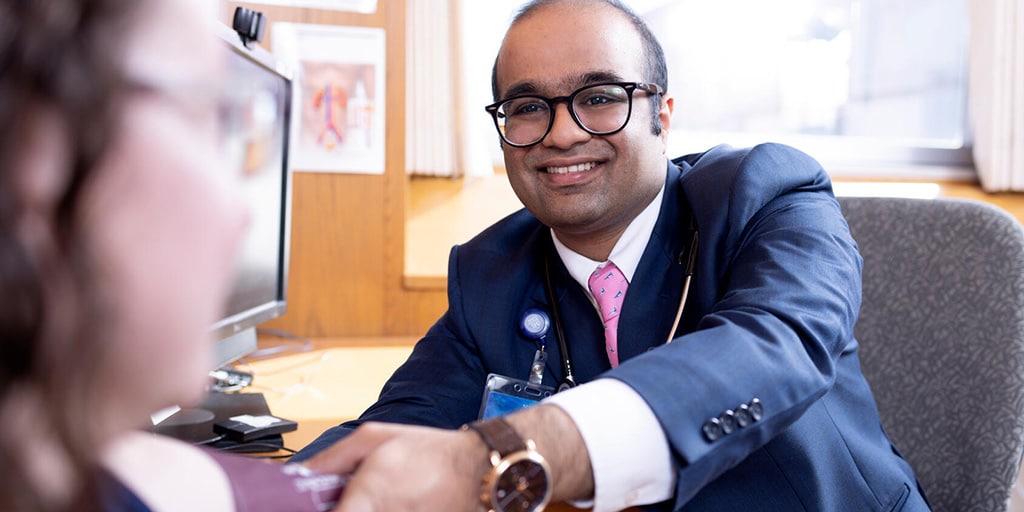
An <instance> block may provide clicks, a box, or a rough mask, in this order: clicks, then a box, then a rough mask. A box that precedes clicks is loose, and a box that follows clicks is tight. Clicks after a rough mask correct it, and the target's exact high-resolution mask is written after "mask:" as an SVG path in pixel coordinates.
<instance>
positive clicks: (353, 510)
mask: <svg viewBox="0 0 1024 512" xmlns="http://www.w3.org/2000/svg"><path fill="white" fill-rule="evenodd" d="M507 419H508V421H509V423H510V424H511V425H512V427H513V428H514V429H515V430H516V432H517V433H518V434H519V435H520V436H521V437H523V438H524V439H532V440H533V441H534V442H535V443H536V445H537V450H538V451H539V452H540V453H541V454H543V455H544V458H545V459H546V460H547V462H548V464H549V465H550V467H551V474H552V485H553V494H552V500H553V501H556V502H557V501H565V500H569V499H586V498H588V497H590V496H592V495H593V492H594V487H593V475H592V474H591V471H590V460H589V458H588V456H587V450H586V446H585V445H584V444H583V440H582V438H581V437H580V436H579V433H578V431H577V430H576V427H575V425H574V424H573V422H572V420H571V419H570V418H569V416H568V415H566V414H565V412H563V411H562V410H561V409H560V408H558V407H557V406H553V405H538V406H535V407H530V408H528V409H524V410H522V411H519V412H517V413H514V414H512V415H510V416H508V417H507ZM487 460H488V448H487V446H485V445H484V443H483V441H481V440H480V437H479V436H478V435H477V434H475V433H473V432H469V431H461V430H442V429H433V428H425V427H414V426H405V425H389V424H381V423H367V424H365V425H363V426H362V427H361V428H359V429H358V430H356V431H355V433H353V434H352V435H350V436H349V437H347V438H345V439H344V440H342V441H341V442H339V443H337V444H335V445H334V446H332V447H330V448H328V449H326V450H324V451H323V452H321V453H319V454H317V455H316V456H314V457H313V458H312V459H310V460H309V461H308V462H307V463H306V464H307V465H308V466H309V467H311V468H313V469H315V470H318V471H322V472H330V473H349V472H353V471H356V469H358V471H356V472H355V473H354V476H353V478H352V480H351V481H350V482H349V484H348V486H347V487H346V488H345V492H344V493H343V495H342V501H341V504H340V505H339V507H338V508H337V510H338V511H340V512H385V511H393V510H403V511H417V510H444V511H453V512H456V511H473V510H478V509H479V508H480V486H481V482H483V477H484V474H485V473H486V472H487V471H488V470H489V469H490V464H489V463H488V462H487ZM413 476H414V478H413ZM399 482H400V483H401V484H400V485H396V483H399Z"/></svg>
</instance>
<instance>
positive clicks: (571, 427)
mask: <svg viewBox="0 0 1024 512" xmlns="http://www.w3.org/2000/svg"><path fill="white" fill-rule="evenodd" d="M507 420H508V422H509V423H510V424H511V425H512V427H513V428H514V429H515V430H516V432H519V435H520V436H522V437H523V438H528V439H532V440H533V442H534V444H535V445H536V449H537V451H538V452H539V453H540V454H541V455H542V456H543V457H544V458H545V459H546V460H547V463H548V465H549V467H550V468H551V484H552V501H553V502H556V501H567V500H586V499H591V498H592V497H593V496H594V474H593V471H592V470H591V467H590V455H589V454H588V453H587V447H586V444H585V443H584V442H583V438H582V437H581V436H580V433H579V430H577V428H576V424H575V423H573V421H572V418H571V417H569V415H568V414H567V413H566V412H565V411H563V410H562V409H561V408H560V407H558V406H555V405H544V404H541V405H535V406H533V407H528V408H526V409H523V410H522V411H519V412H516V413H514V414H512V415H509V416H508V417H507Z"/></svg>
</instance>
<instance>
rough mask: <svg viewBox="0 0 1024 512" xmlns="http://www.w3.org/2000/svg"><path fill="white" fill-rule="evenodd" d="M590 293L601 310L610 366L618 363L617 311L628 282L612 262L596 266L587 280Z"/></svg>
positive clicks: (619, 309)
mask: <svg viewBox="0 0 1024 512" xmlns="http://www.w3.org/2000/svg"><path fill="white" fill-rule="evenodd" d="M588 284H589V285H590V293H591V294H592V295H593V296H594V300H595V301H596V302H597V308H598V309H599V310H600V311H601V320H602V321H604V336H605V349H606V351H607V352H608V360H609V361H610V362H611V364H612V367H613V368H614V367H616V366H618V364H619V355H618V350H619V349H618V328H619V312H620V311H621V309H622V301H623V300H624V299H625V298H626V289H627V288H628V287H629V283H628V282H626V277H625V276H624V275H622V271H621V270H619V267H617V266H615V264H614V263H612V262H610V261H609V262H608V264H607V265H604V266H602V267H598V268H597V269H596V270H594V272H593V273H592V274H591V275H590V279H589V280H588Z"/></svg>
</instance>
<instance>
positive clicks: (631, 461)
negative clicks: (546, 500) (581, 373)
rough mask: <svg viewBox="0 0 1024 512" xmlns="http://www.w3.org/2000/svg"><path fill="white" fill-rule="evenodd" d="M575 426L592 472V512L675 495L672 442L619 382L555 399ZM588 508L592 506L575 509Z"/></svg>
mask: <svg viewBox="0 0 1024 512" xmlns="http://www.w3.org/2000/svg"><path fill="white" fill-rule="evenodd" d="M544 403H548V404H554V405H557V406H559V407H561V408H562V410H564V411H565V412H566V413H567V414H569V416H570V417H571V418H572V420H573V421H574V422H575V423H576V428H577V429H579V431H580V435H582V437H583V442H584V443H585V444H586V446H587V452H588V453H589V455H590V465H591V469H592V470H593V472H594V503H593V507H594V509H593V512H605V511H609V512H610V511H615V510H622V509H624V508H628V507H632V506H636V505H646V504H650V503H658V502H660V501H664V500H667V499H668V498H670V497H672V494H673V493H674V492H675V485H676V473H675V470H674V469H673V467H672V458H671V455H670V452H669V447H668V440H667V439H666V438H665V433H664V431H662V429H661V424H659V423H658V419H657V418H656V417H655V416H654V412H653V411H651V408H650V407H648V406H647V402H646V401H645V400H644V399H643V397H641V396H640V395H639V394H638V393H637V392H636V391H634V390H633V388H631V387H629V386H628V385H626V384H625V383H623V382H622V381H619V380H615V379H607V378H606V379H598V380H595V381H593V382H589V383H587V384H584V385H581V386H578V387H575V388H573V389H570V390H567V391H563V392H561V393H557V394H555V395H552V396H551V397H549V398H547V399H545V400H544ZM574 505H576V506H584V507H585V506H589V504H588V503H579V502H576V503H574Z"/></svg>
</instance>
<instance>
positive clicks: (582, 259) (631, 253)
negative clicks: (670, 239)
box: [551, 180, 667, 301]
mask: <svg viewBox="0 0 1024 512" xmlns="http://www.w3.org/2000/svg"><path fill="white" fill-rule="evenodd" d="M666 181H667V180H666ZM664 195H665V184H664V183H662V185H661V190H660V191H658V195H657V196H655V197H654V199H653V200H651V202H650V204H648V205H647V207H646V208H644V209H643V211H642V212H640V214H639V215H637V216H636V218H634V219H633V221H632V222H630V223H629V226H626V230H625V231H623V233H622V236H621V237H619V240H618V241H617V242H615V247H613V248H612V252H611V254H609V255H608V260H610V261H614V262H615V266H617V267H619V270H621V271H622V275H624V276H626V281H627V282H632V281H633V274H634V273H636V268H637V266H639V265H640V258H641V257H642V256H643V255H644V249H646V248H647V242H649V241H650V239H651V234H652V233H654V225H655V224H656V223H657V222H658V213H659V212H660V211H661V198H662V196H664ZM551 240H552V241H553V242H554V244H555V250H556V251H558V257H559V258H561V259H562V263H564V264H565V268H566V269H568V270H569V275H571V276H572V278H573V279H575V280H576V282H577V283H579V284H580V286H582V287H583V289H584V290H587V289H588V284H587V283H588V281H589V280H590V274H591V273H593V272H594V269H595V268H597V267H598V266H599V265H600V266H604V265H606V264H607V263H608V261H594V260H592V259H590V258H588V257H586V256H583V255H582V254H579V253H577V252H575V251H573V250H572V249H570V248H568V247H566V246H565V244H563V243H562V242H561V240H559V239H558V235H556V234H555V231H554V230H551ZM587 296H588V297H589V296H590V293H587ZM591 301H593V299H591Z"/></svg>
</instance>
